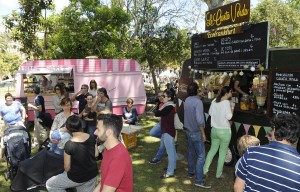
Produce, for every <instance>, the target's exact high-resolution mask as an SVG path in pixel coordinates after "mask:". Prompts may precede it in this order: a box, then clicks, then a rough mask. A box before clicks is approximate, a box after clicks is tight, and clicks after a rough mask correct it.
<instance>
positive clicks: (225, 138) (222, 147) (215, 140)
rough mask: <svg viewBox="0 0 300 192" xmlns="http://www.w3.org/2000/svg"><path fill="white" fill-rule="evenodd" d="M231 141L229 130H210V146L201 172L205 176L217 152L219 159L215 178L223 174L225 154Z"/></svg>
mask: <svg viewBox="0 0 300 192" xmlns="http://www.w3.org/2000/svg"><path fill="white" fill-rule="evenodd" d="M230 139H231V129H216V128H212V129H211V146H210V150H209V152H208V154H207V156H206V160H205V164H204V168H203V172H204V174H207V172H208V170H209V166H210V164H211V162H212V160H213V158H214V156H215V155H216V153H217V152H218V150H219V159H218V166H217V173H216V177H217V178H218V177H220V176H221V175H222V172H223V166H224V161H225V157H226V153H227V149H228V146H229V143H230Z"/></svg>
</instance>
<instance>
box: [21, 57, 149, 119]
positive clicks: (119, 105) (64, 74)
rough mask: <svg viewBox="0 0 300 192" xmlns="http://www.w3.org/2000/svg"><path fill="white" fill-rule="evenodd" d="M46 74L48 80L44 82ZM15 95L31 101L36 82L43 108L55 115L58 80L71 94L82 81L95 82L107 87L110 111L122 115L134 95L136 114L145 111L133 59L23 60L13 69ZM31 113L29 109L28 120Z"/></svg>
mask: <svg viewBox="0 0 300 192" xmlns="http://www.w3.org/2000/svg"><path fill="white" fill-rule="evenodd" d="M45 78H47V80H48V82H50V83H49V84H47V85H45V84H43V80H44V79H45ZM16 80H17V83H16V98H20V99H21V100H22V99H23V100H25V101H27V102H30V103H33V101H34V97H35V95H34V92H33V88H34V87H35V86H39V87H40V88H41V94H42V95H43V97H44V99H45V108H46V111H47V112H49V113H50V114H51V116H52V117H54V115H55V112H54V106H53V102H52V96H53V95H54V94H55V92H54V90H53V88H54V86H55V85H56V84H57V83H64V84H65V87H66V92H67V93H66V94H67V95H68V96H69V97H71V96H72V95H73V94H74V93H77V92H78V91H79V90H80V87H81V85H82V84H87V85H89V83H90V81H91V80H95V81H96V82H97V85H98V88H100V87H104V88H106V89H107V92H108V95H109V98H110V100H111V101H112V104H113V113H114V114H117V115H121V114H122V111H123V108H124V106H126V99H127V98H129V97H130V98H133V100H134V107H135V108H136V109H137V111H138V114H142V113H144V110H145V106H146V92H145V87H144V82H143V76H142V71H141V66H140V64H139V63H138V62H137V61H135V60H132V59H60V60H34V61H26V62H24V63H23V64H22V65H21V67H20V69H19V70H18V71H17V72H16ZM77 106H78V102H77V101H76V102H74V104H73V111H74V112H77ZM33 119H34V114H33V110H32V109H28V120H29V121H32V120H33Z"/></svg>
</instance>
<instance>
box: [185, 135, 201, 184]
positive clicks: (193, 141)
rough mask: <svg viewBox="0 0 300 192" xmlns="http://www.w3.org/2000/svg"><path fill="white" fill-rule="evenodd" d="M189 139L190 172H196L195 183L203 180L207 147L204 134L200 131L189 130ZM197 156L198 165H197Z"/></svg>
mask: <svg viewBox="0 0 300 192" xmlns="http://www.w3.org/2000/svg"><path fill="white" fill-rule="evenodd" d="M186 135H187V140H188V154H187V157H188V173H189V174H195V175H196V177H195V183H199V184H200V183H202V182H203V165H204V162H205V147H204V142H203V141H202V134H201V132H200V131H196V132H191V131H187V132H186ZM195 157H196V159H197V160H196V167H195Z"/></svg>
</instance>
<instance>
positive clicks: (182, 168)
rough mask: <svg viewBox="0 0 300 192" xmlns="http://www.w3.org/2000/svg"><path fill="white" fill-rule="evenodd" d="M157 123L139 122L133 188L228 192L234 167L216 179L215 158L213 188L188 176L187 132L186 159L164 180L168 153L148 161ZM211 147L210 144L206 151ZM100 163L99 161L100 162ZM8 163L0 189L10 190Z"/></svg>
mask: <svg viewBox="0 0 300 192" xmlns="http://www.w3.org/2000/svg"><path fill="white" fill-rule="evenodd" d="M155 123H156V119H155V118H153V117H148V116H144V117H141V120H140V125H141V126H143V127H144V129H143V130H142V131H140V132H139V133H138V138H137V147H135V148H133V149H130V150H129V151H130V154H131V157H132V161H133V169H134V191H136V192H144V191H146V192H163V191H170V192H172V191H178V192H180V191H182V192H186V191H213V192H220V191H222V192H227V191H232V190H233V187H232V186H233V181H234V178H233V175H234V170H233V169H234V168H233V167H226V166H225V167H224V172H225V173H226V174H227V175H228V178H226V179H222V180H220V179H216V178H215V171H216V170H215V169H216V159H217V156H216V157H215V160H214V162H213V164H212V166H211V169H210V170H211V171H210V172H209V177H208V183H209V184H211V185H212V188H211V189H200V188H198V187H196V186H194V185H193V180H191V179H189V178H188V177H187V159H186V138H185V133H184V132H183V131H180V132H179V133H178V143H179V145H178V153H180V154H183V155H184V159H183V160H181V161H177V170H176V172H175V178H169V179H165V180H162V179H160V178H159V177H160V176H161V175H162V174H163V173H164V171H163V168H164V167H166V166H167V156H165V157H164V159H163V160H162V161H161V162H160V163H159V164H157V165H150V164H149V163H148V161H149V160H150V159H152V158H153V157H154V155H155V153H156V150H157V149H158V146H159V139H156V138H153V137H151V136H149V130H150V129H151V127H152V126H154V125H155ZM208 149H209V147H208V146H207V150H208ZM99 163H100V162H99ZM5 169H6V162H1V167H0V192H8V191H9V186H10V182H9V181H5V179H4V172H5Z"/></svg>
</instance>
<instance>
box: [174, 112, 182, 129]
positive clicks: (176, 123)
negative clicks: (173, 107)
mask: <svg viewBox="0 0 300 192" xmlns="http://www.w3.org/2000/svg"><path fill="white" fill-rule="evenodd" d="M174 127H175V129H178V130H183V123H181V121H180V119H179V117H178V114H177V113H175V114H174Z"/></svg>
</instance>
